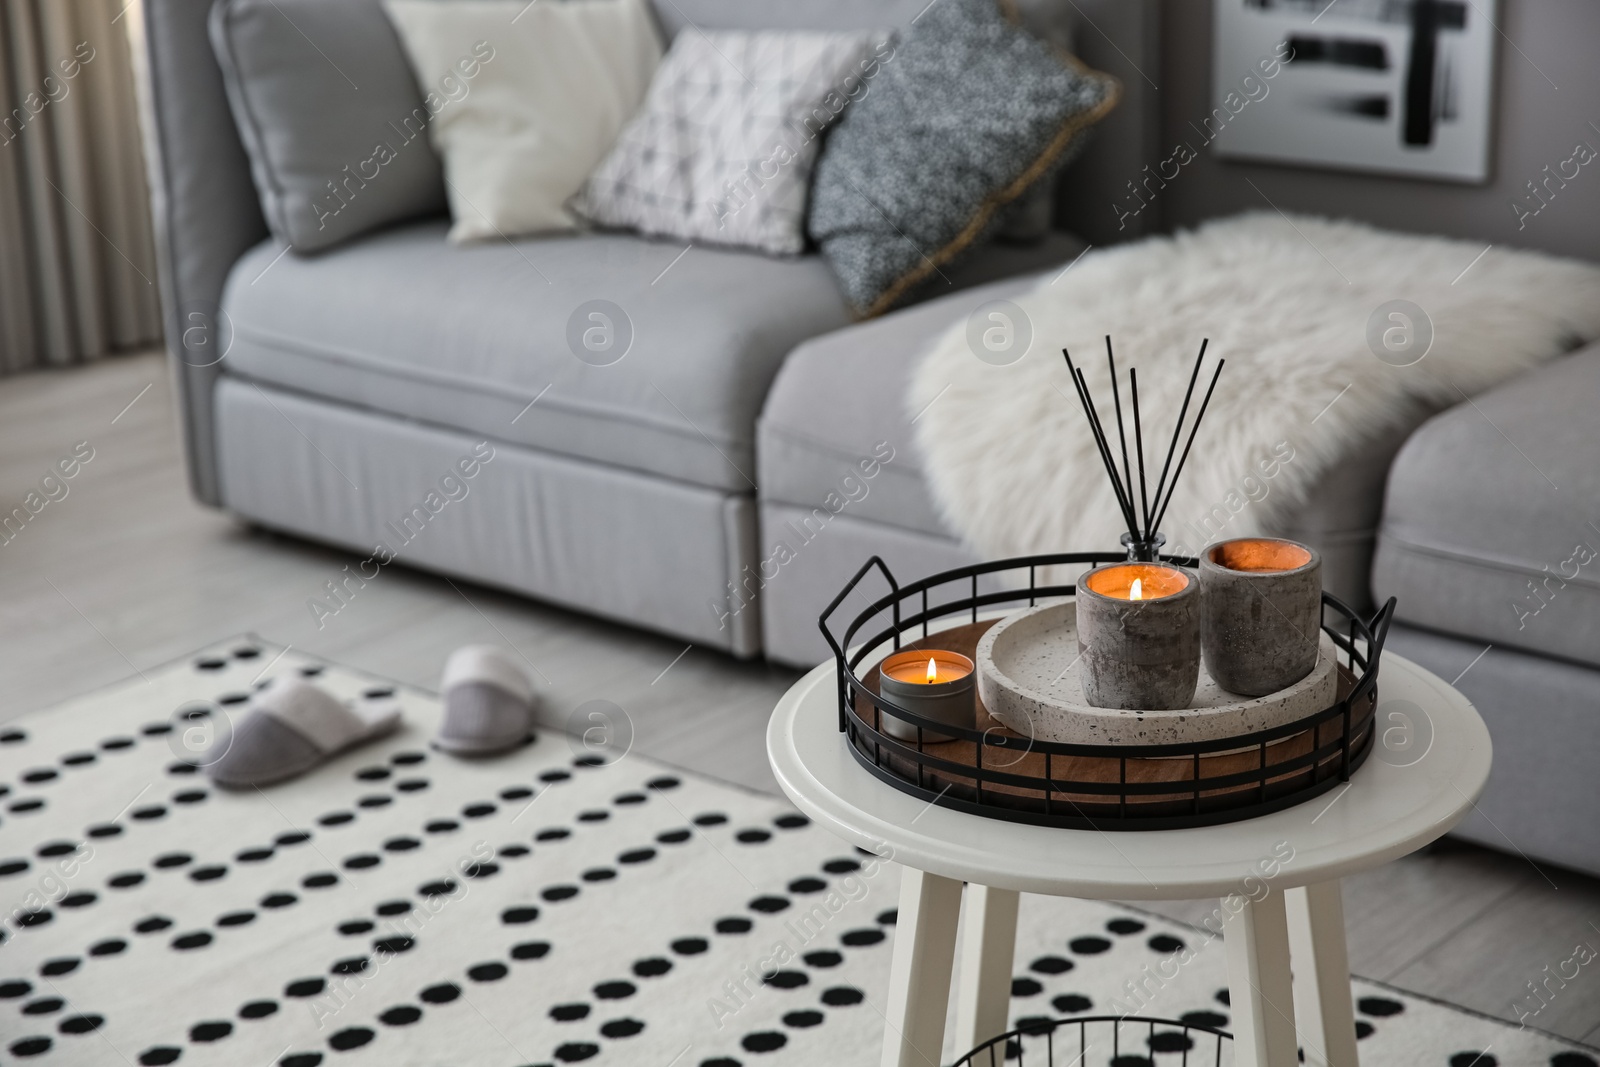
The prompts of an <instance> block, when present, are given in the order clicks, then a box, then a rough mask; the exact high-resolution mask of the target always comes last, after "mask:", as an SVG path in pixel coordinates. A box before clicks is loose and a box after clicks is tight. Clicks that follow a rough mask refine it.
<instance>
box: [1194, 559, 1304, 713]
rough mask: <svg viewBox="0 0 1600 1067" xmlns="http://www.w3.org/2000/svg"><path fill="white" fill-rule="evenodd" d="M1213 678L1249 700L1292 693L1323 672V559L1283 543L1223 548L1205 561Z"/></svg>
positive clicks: (1203, 571) (1206, 637)
mask: <svg viewBox="0 0 1600 1067" xmlns="http://www.w3.org/2000/svg"><path fill="white" fill-rule="evenodd" d="M1200 583H1201V585H1202V586H1203V587H1204V590H1205V602H1206V603H1205V625H1204V638H1203V643H1204V647H1205V660H1206V673H1208V674H1210V675H1211V677H1212V678H1214V679H1216V682H1217V684H1218V685H1220V686H1222V688H1224V689H1226V690H1228V691H1229V692H1232V693H1239V694H1242V695H1244V696H1266V695H1267V694H1269V693H1276V692H1277V691H1278V690H1280V689H1287V688H1288V687H1289V686H1291V685H1293V684H1294V683H1296V682H1298V681H1299V680H1300V679H1302V678H1304V677H1305V676H1306V675H1308V674H1310V673H1311V670H1312V668H1314V667H1315V666H1316V665H1317V647H1318V643H1319V641H1320V636H1321V622H1322V557H1321V556H1319V555H1318V554H1317V553H1316V552H1314V551H1313V550H1311V549H1310V548H1307V547H1306V546H1305V545H1302V544H1299V543H1298V542H1295V541H1286V540H1283V539H1281V538H1276V537H1239V538H1235V539H1233V540H1231V541H1219V542H1217V543H1216V544H1214V545H1210V546H1208V547H1207V548H1206V550H1205V551H1204V552H1202V553H1200Z"/></svg>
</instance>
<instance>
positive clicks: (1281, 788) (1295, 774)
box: [856, 619, 1377, 817]
mask: <svg viewBox="0 0 1600 1067" xmlns="http://www.w3.org/2000/svg"><path fill="white" fill-rule="evenodd" d="M999 621H1000V620H999V619H987V620H984V621H982V622H976V623H969V624H967V625H965V626H959V627H954V628H952V629H948V630H941V631H939V632H938V634H936V635H934V636H932V637H929V638H924V639H921V640H916V641H911V642H906V643H903V644H902V645H901V646H900V647H901V648H902V649H918V648H942V649H948V650H949V651H952V652H959V653H961V654H962V655H965V656H968V657H973V656H974V654H975V653H976V651H977V645H978V640H979V639H980V638H981V637H982V636H983V635H984V633H985V632H986V631H988V629H989V628H990V627H991V626H993V625H995V624H996V623H997V622H999ZM861 680H862V683H863V684H864V685H865V686H866V687H867V688H868V689H869V690H871V691H872V692H873V693H877V692H878V691H879V689H878V669H877V667H873V668H872V669H871V670H870V671H868V672H867V673H866V674H865V675H863V676H862V679H861ZM1355 683H1356V677H1355V675H1353V674H1352V673H1351V672H1350V670H1349V668H1347V667H1346V666H1344V665H1343V664H1340V665H1339V688H1338V696H1337V697H1336V698H1335V699H1336V700H1343V699H1345V698H1346V697H1347V696H1348V695H1349V694H1350V692H1351V690H1353V689H1354V688H1355ZM973 699H974V701H975V703H976V704H977V720H976V727H977V729H979V730H981V731H983V732H984V733H985V734H988V735H990V736H1005V737H1017V738H1020V737H1021V735H1020V734H1017V733H1014V732H1013V731H1012V730H1010V729H1008V728H1007V727H1006V726H1005V725H1003V724H1002V723H1001V722H1000V721H999V720H998V719H996V718H994V717H993V716H992V715H990V714H989V712H988V710H987V709H986V708H985V707H984V706H983V702H982V700H981V699H980V698H978V697H977V696H976V694H975V695H974V698H973ZM1376 706H1377V689H1376V687H1374V688H1373V691H1372V693H1371V694H1370V695H1369V697H1368V698H1367V699H1366V700H1363V701H1361V702H1360V704H1359V705H1358V706H1355V707H1352V708H1351V713H1352V723H1351V730H1352V738H1351V749H1352V751H1355V750H1357V749H1359V748H1360V747H1361V745H1362V744H1363V743H1364V742H1365V739H1366V735H1367V734H1368V733H1369V732H1370V731H1371V729H1372V720H1373V712H1374V709H1375V708H1376ZM856 713H857V714H858V715H860V716H861V718H862V719H863V720H864V721H866V722H868V723H871V722H872V721H873V715H874V714H875V711H874V708H873V705H872V702H871V701H870V699H868V698H867V697H865V696H858V697H857V698H856ZM1342 729H1343V723H1342V720H1341V719H1340V718H1337V717H1336V718H1333V719H1331V720H1329V721H1328V722H1325V723H1323V724H1322V725H1321V726H1319V727H1317V730H1316V732H1317V734H1318V737H1317V738H1316V745H1313V738H1312V736H1311V735H1312V731H1311V730H1303V731H1301V732H1300V733H1297V734H1293V735H1291V736H1289V737H1286V738H1284V739H1282V740H1280V741H1275V742H1273V743H1271V744H1269V745H1268V746H1267V747H1266V765H1267V767H1268V768H1269V770H1270V768H1271V767H1273V766H1274V765H1278V764H1281V763H1284V762H1285V761H1288V760H1292V759H1294V758H1295V757H1297V756H1304V755H1306V754H1307V753H1309V752H1310V751H1311V750H1312V748H1313V747H1317V746H1320V745H1330V744H1334V743H1336V742H1337V741H1338V739H1339V736H1340V733H1341V731H1342ZM905 744H909V745H911V746H912V747H915V742H905ZM858 747H859V748H860V750H861V751H862V753H863V754H864V755H865V756H866V757H867V758H868V760H869V761H871V760H874V759H875V760H876V762H877V763H878V764H879V765H880V766H883V767H887V768H888V769H889V770H891V771H893V772H894V773H895V774H896V775H897V776H899V777H902V778H904V779H906V780H907V781H912V782H915V781H917V773H918V767H917V764H915V763H914V762H912V761H911V760H908V759H906V758H905V757H904V756H902V755H899V754H898V753H896V752H895V751H894V750H893V749H892V748H891V746H890V745H888V744H884V745H881V746H877V747H876V748H875V746H874V744H873V738H872V737H871V735H870V734H868V733H865V732H863V733H862V734H861V735H860V739H859V741H858ZM978 748H979V746H978V745H976V744H974V743H972V742H970V741H964V740H960V739H957V740H952V741H944V742H940V743H937V744H925V745H924V746H923V751H924V752H925V753H926V754H927V755H928V756H931V757H936V758H939V759H943V760H948V761H950V762H952V763H958V764H963V765H965V766H968V767H975V766H976V765H977V751H978ZM983 757H984V768H985V770H1004V771H1006V772H1008V773H1011V774H1018V775H1027V776H1030V777H1035V778H1039V779H1041V781H1042V780H1043V779H1044V778H1045V775H1046V769H1045V764H1046V756H1045V755H1044V754H1043V753H1041V752H1037V751H1032V750H1029V751H1022V750H1018V749H1010V748H995V747H993V746H984V747H983ZM1261 758H1262V757H1261V751H1260V748H1259V746H1255V747H1251V748H1249V749H1246V750H1244V751H1236V752H1229V753H1222V754H1218V755H1211V756H1201V757H1200V759H1199V767H1200V769H1199V775H1200V778H1201V779H1208V778H1216V777H1220V776H1223V775H1229V774H1238V773H1241V772H1250V771H1255V770H1257V769H1258V768H1259V767H1260V766H1261ZM1339 762H1340V756H1339V754H1338V753H1337V752H1335V753H1334V754H1332V755H1330V756H1328V757H1325V758H1324V759H1323V760H1321V761H1319V762H1318V763H1317V765H1316V766H1315V768H1312V767H1299V768H1292V769H1289V770H1286V771H1284V772H1283V773H1281V774H1277V775H1272V776H1271V777H1269V778H1268V781H1267V789H1266V796H1265V797H1263V795H1262V788H1261V786H1260V785H1258V784H1257V783H1256V782H1254V781H1252V782H1250V783H1248V784H1245V785H1238V786H1230V787H1226V788H1220V789H1204V790H1201V792H1200V797H1201V804H1202V808H1203V809H1205V810H1213V811H1214V810H1222V809H1226V808H1229V807H1243V806H1246V805H1251V804H1257V803H1260V802H1261V801H1262V800H1263V799H1267V800H1270V799H1273V798H1275V797H1281V796H1286V795H1288V794H1291V793H1298V792H1301V791H1303V790H1305V789H1307V788H1308V787H1310V786H1311V785H1312V784H1314V782H1315V781H1321V780H1326V779H1328V778H1330V777H1335V776H1337V775H1338V773H1339ZM1124 767H1126V775H1127V777H1126V779H1125V780H1126V781H1128V782H1130V783H1131V782H1151V783H1153V782H1171V783H1173V784H1174V785H1178V786H1179V787H1180V788H1181V789H1182V791H1181V792H1179V791H1174V792H1172V793H1155V794H1145V795H1139V796H1129V797H1127V798H1126V802H1125V805H1124V804H1123V803H1121V802H1119V798H1118V797H1116V796H1106V795H1101V794H1089V793H1066V792H1062V791H1060V790H1051V791H1050V795H1049V798H1048V799H1049V811H1048V812H1047V810H1046V791H1045V790H1044V789H1043V788H1042V787H1040V788H1031V787H1030V788H1024V787H1021V786H1013V785H1006V784H995V783H991V782H985V783H984V786H983V802H984V803H986V804H995V805H1000V806H1006V807H1015V808H1018V809H1023V810H1037V811H1038V812H1039V813H1041V814H1055V815H1063V816H1065V815H1071V814H1073V812H1074V809H1079V810H1081V811H1082V812H1083V813H1085V814H1098V815H1106V814H1108V813H1110V814H1116V813H1118V812H1126V814H1128V815H1130V816H1136V817H1146V816H1148V817H1159V816H1162V815H1166V814H1173V815H1182V814H1186V813H1190V812H1192V811H1193V806H1194V791H1193V787H1192V785H1187V784H1186V783H1192V782H1193V781H1194V776H1195V760H1194V759H1193V757H1179V758H1171V757H1160V758H1153V757H1129V758H1127V759H1126V760H1123V759H1117V758H1110V757H1106V758H1101V757H1083V756H1050V757H1049V772H1048V773H1049V776H1050V778H1051V779H1052V780H1053V781H1056V782H1063V781H1076V782H1097V783H1098V782H1105V783H1111V784H1115V783H1117V782H1119V781H1123V780H1124V779H1123V777H1122V776H1123V774H1124ZM1313 771H1314V772H1315V773H1314V776H1313ZM920 784H921V785H922V786H923V787H924V788H927V789H931V790H933V791H935V792H938V791H940V790H945V789H946V788H947V787H948V790H949V792H950V793H952V794H954V795H956V796H958V797H964V798H966V799H969V800H971V799H975V797H976V792H977V791H976V788H975V786H976V784H977V780H976V779H975V778H973V777H969V776H965V775H962V774H959V773H955V772H946V771H942V770H935V769H928V768H925V769H923V770H922V777H921V781H920Z"/></svg>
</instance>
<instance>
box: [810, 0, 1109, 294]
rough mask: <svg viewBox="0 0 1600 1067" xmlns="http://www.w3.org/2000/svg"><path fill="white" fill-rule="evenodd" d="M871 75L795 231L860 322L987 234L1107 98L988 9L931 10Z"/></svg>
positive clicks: (1095, 76)
mask: <svg viewBox="0 0 1600 1067" xmlns="http://www.w3.org/2000/svg"><path fill="white" fill-rule="evenodd" d="M881 67H882V74H881V75H879V76H878V78H877V79H876V80H875V82H874V84H873V86H872V91H871V92H869V93H866V94H865V95H863V96H862V97H861V99H860V100H859V101H858V102H857V103H856V104H855V106H854V107H852V108H850V109H849V110H848V111H846V112H845V114H844V116H843V117H842V118H841V119H840V120H839V125H838V127H837V129H835V130H834V131H833V133H832V134H830V135H829V138H828V143H827V145H826V146H825V147H824V148H823V150H822V154H821V156H820V157H819V158H818V160H817V170H816V179H815V181H814V182H813V184H812V191H811V204H810V208H809V211H808V215H807V219H806V225H807V228H808V229H809V231H810V233H811V235H812V237H813V238H814V239H815V240H816V241H817V243H818V245H820V246H821V249H822V253H823V255H825V256H827V258H828V260H829V262H830V263H832V264H833V268H834V270H835V272H836V273H837V274H838V275H839V279H840V285H841V288H843V290H844V292H845V295H846V297H848V298H849V300H850V303H851V305H852V306H853V307H854V308H855V309H856V310H857V311H858V312H859V313H860V314H862V315H864V316H870V315H877V314H881V313H882V312H883V311H885V310H887V309H889V308H891V307H894V306H895V305H897V304H902V303H904V302H905V301H906V298H907V297H908V296H909V295H910V294H911V293H912V292H913V291H914V290H915V289H916V288H917V287H919V286H920V285H922V284H924V283H925V282H927V281H928V279H930V278H933V277H935V276H936V274H937V272H938V270H939V268H940V267H941V266H943V265H945V264H947V263H949V262H951V261H953V260H954V259H956V258H958V257H959V256H961V255H962V254H964V253H965V252H966V251H967V250H968V249H970V248H971V247H973V245H974V243H975V242H977V241H979V239H980V238H982V237H984V236H986V235H988V234H990V233H992V232H993V231H994V230H995V229H996V228H997V225H998V224H999V222H1000V221H1001V220H1002V218H1003V212H1004V209H1005V208H1006V206H1007V205H1008V204H1010V203H1011V202H1012V201H1013V200H1015V199H1016V198H1017V197H1018V196H1020V195H1022V193H1024V192H1025V191H1026V190H1027V189H1028V187H1029V186H1031V185H1033V184H1035V183H1037V182H1039V181H1041V180H1043V179H1045V178H1046V176H1047V175H1050V174H1052V173H1053V172H1054V171H1055V170H1056V169H1058V168H1059V167H1060V166H1062V165H1063V164H1065V163H1066V162H1068V161H1069V160H1070V159H1071V158H1073V157H1074V156H1075V155H1077V153H1078V152H1079V151H1080V150H1081V149H1082V147H1083V145H1084V143H1085V141H1086V138H1087V136H1088V131H1089V128H1090V127H1091V126H1092V125H1093V124H1094V123H1096V122H1098V121H1099V120H1100V119H1101V118H1103V117H1105V115H1107V114H1108V113H1109V112H1110V111H1111V109H1112V108H1113V107H1114V106H1115V105H1116V102H1117V99H1118V97H1119V95H1120V93H1121V88H1120V86H1119V84H1118V82H1117V80H1116V79H1115V78H1112V77H1111V76H1109V75H1105V74H1100V73H1099V72H1097V71H1092V70H1090V69H1089V68H1087V67H1085V66H1083V65H1082V64H1081V63H1079V62H1078V61H1077V60H1076V59H1075V58H1073V56H1072V55H1071V54H1070V53H1068V52H1064V51H1062V50H1060V49H1057V48H1053V47H1051V46H1050V45H1049V44H1047V43H1045V42H1044V41H1043V40H1041V39H1040V38H1039V37H1038V36H1037V35H1035V34H1033V33H1031V32H1029V31H1027V30H1026V29H1025V28H1023V27H1022V26H1021V25H1020V24H1019V23H1018V22H1016V21H1014V19H1013V18H1012V17H1011V15H1010V13H1009V12H1005V11H1003V10H1002V5H1000V4H999V2H998V0H944V2H943V3H939V4H936V5H933V6H932V7H930V8H929V10H928V12H927V13H926V14H925V15H924V16H922V18H921V19H920V20H919V21H918V23H917V24H916V25H915V26H914V27H912V28H911V29H910V30H908V31H907V32H906V34H905V37H904V40H903V41H902V42H901V43H900V44H899V45H898V46H897V48H896V53H895V55H894V57H893V59H892V60H891V61H888V62H885V63H883V64H881Z"/></svg>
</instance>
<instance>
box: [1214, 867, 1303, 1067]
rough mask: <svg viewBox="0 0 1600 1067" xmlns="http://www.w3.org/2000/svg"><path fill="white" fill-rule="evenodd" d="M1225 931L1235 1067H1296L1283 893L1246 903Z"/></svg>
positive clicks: (1231, 916)
mask: <svg viewBox="0 0 1600 1067" xmlns="http://www.w3.org/2000/svg"><path fill="white" fill-rule="evenodd" d="M1223 911H1224V913H1225V914H1227V915H1228V918H1227V920H1226V922H1225V924H1224V926H1223V931H1222V936H1223V944H1224V945H1225V946H1226V948H1227V953H1228V1003H1229V1006H1230V1008H1231V1010H1232V1013H1233V1026H1232V1027H1231V1029H1232V1030H1233V1046H1234V1048H1233V1062H1234V1065H1235V1067H1295V1063H1296V1062H1297V1056H1296V1053H1297V1051H1298V1050H1297V1049H1296V1047H1295V1037H1294V997H1293V993H1292V992H1291V990H1292V989H1293V984H1292V981H1291V979H1290V977H1289V929H1288V920H1287V917H1286V916H1285V914H1284V909H1283V894H1281V893H1270V894H1268V895H1267V896H1266V897H1264V898H1262V899H1261V900H1259V901H1248V900H1247V901H1245V902H1244V904H1243V907H1242V908H1240V910H1239V911H1237V912H1232V911H1230V909H1229V906H1228V905H1226V904H1225V905H1224V908H1223Z"/></svg>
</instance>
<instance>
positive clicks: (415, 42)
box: [384, 0, 661, 241]
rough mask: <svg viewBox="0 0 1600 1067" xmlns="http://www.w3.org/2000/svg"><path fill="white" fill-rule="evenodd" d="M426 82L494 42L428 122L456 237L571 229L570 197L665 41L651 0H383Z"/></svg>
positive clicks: (627, 113) (642, 86) (600, 155)
mask: <svg viewBox="0 0 1600 1067" xmlns="http://www.w3.org/2000/svg"><path fill="white" fill-rule="evenodd" d="M384 8H385V10H387V11H388V12H389V17H390V18H392V19H393V20H394V25H395V28H396V29H397V30H399V31H400V39H401V41H402V42H403V43H404V45H405V51H406V54H407V55H408V56H410V58H411V69H412V70H413V71H414V72H415V74H416V77H417V81H418V83H419V84H422V85H432V84H434V83H436V82H438V81H439V80H440V79H441V78H449V77H451V76H453V75H454V73H455V71H456V70H457V68H458V64H459V63H460V62H461V57H463V56H467V57H471V56H474V55H479V54H480V53H481V52H484V51H486V52H487V56H485V57H484V58H488V57H492V58H493V60H494V61H493V62H485V63H484V64H482V65H481V66H480V67H479V68H478V69H479V73H478V78H477V82H476V84H474V85H473V86H472V91H471V92H470V93H468V94H466V95H463V96H462V97H460V98H459V99H457V100H453V101H451V102H450V106H449V107H447V108H444V109H443V110H441V111H440V112H439V113H438V115H437V117H436V118H435V119H434V122H433V125H432V126H431V127H429V130H428V136H429V138H430V139H431V141H432V143H433V146H434V148H436V149H438V151H439V154H440V155H441V156H443V157H444V172H445V185H446V187H447V189H448V191H449V198H450V213H451V215H452V216H453V217H454V220H455V224H454V225H453V226H452V227H451V228H450V239H451V240H452V241H492V240H494V239H496V238H497V237H499V238H503V237H505V236H506V235H508V234H510V235H515V234H527V233H548V232H552V231H572V230H576V229H578V228H579V220H578V219H577V217H576V216H574V215H573V213H572V212H571V211H570V210H568V208H567V207H566V202H567V200H568V199H570V198H571V197H572V196H573V195H574V194H576V193H577V192H578V190H579V189H580V188H582V186H583V180H584V178H585V177H587V176H588V174H589V172H590V171H591V170H593V169H594V166H595V164H597V163H599V162H600V161H601V160H602V159H604V158H605V155H606V152H608V151H609V150H610V148H611V145H612V143H613V142H614V141H615V140H616V139H617V134H618V133H620V132H621V131H622V129H623V127H624V126H625V125H626V124H627V122H628V120H629V119H630V118H631V117H632V116H633V113H634V112H635V111H636V110H637V109H638V107H639V104H640V102H641V101H642V100H643V99H644V96H645V90H646V89H647V88H648V87H649V85H650V78H651V76H652V75H653V74H654V73H655V70H656V66H657V65H658V64H659V63H660V62H661V41H660V38H659V36H658V33H657V29H656V26H655V20H654V18H653V17H652V16H651V12H650V7H649V5H648V4H647V3H646V2H645V0H586V2H584V3H575V4H567V3H560V4H534V3H528V2H527V0H452V2H450V3H437V2H436V0H384Z"/></svg>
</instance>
